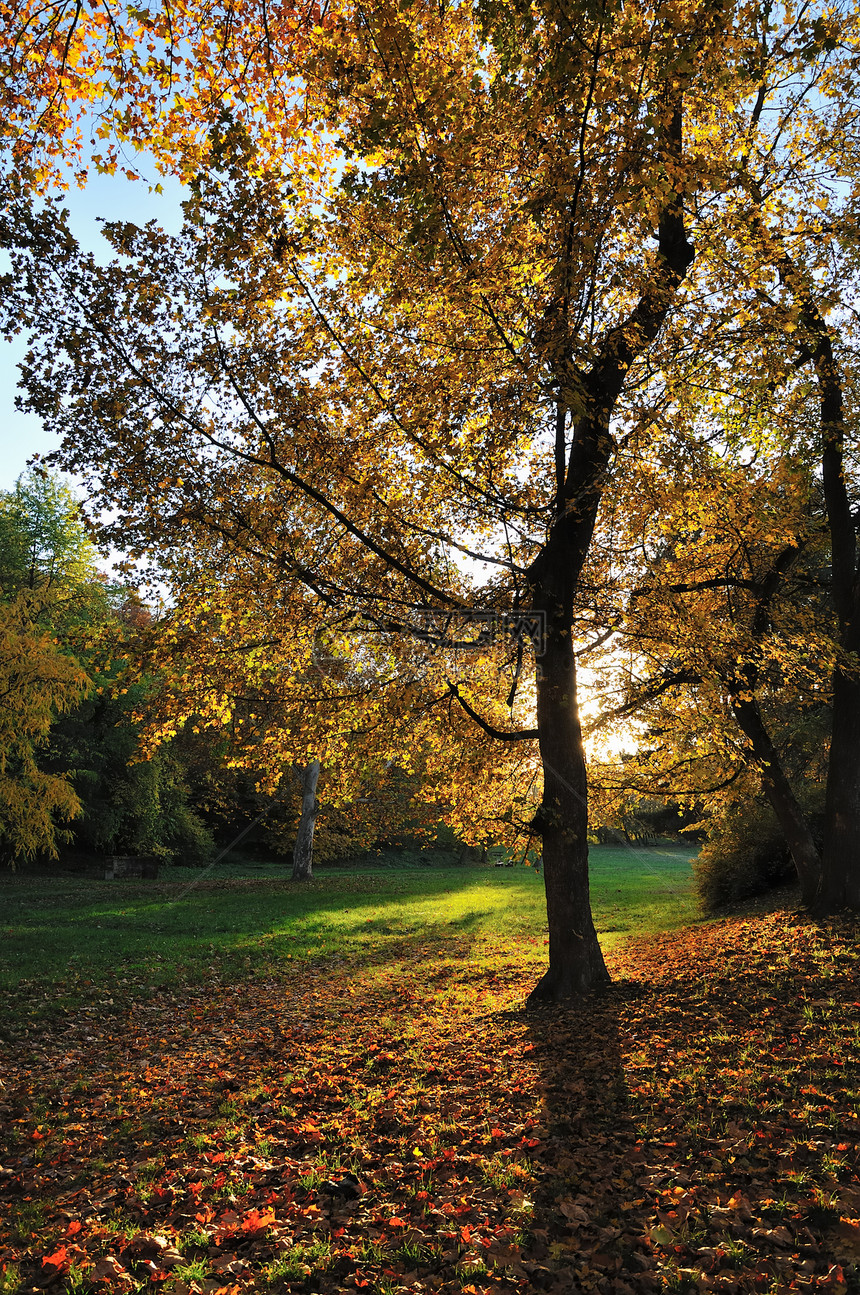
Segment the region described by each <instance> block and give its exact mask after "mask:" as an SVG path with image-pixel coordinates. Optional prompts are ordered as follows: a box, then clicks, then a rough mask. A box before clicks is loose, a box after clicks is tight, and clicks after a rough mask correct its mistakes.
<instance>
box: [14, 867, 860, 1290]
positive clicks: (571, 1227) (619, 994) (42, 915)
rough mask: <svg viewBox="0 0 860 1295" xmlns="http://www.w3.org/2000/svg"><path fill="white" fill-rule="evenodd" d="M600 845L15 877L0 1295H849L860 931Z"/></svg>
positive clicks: (856, 1186) (856, 1253) (859, 1064)
mask: <svg viewBox="0 0 860 1295" xmlns="http://www.w3.org/2000/svg"><path fill="white" fill-rule="evenodd" d="M592 862H593V872H594V883H593V893H594V907H595V913H596V917H597V924H598V928H599V929H600V930H601V932H602V939H603V942H604V946H605V948H606V953H607V963H608V966H609V969H610V972H611V974H612V977H613V984H612V986H610V988H609V989H608V990H607V991H606V993H604V994H601V995H598V996H595V997H594V998H590V999H589V1000H587V1001H586V1002H584V1003H582V1004H578V1005H575V1006H572V1007H571V1006H568V1007H558V1008H552V1007H547V1008H542V1009H540V1010H537V1011H531V1012H529V1011H524V1010H523V1008H522V1004H523V1000H524V998H525V995H526V992H527V990H528V989H529V988H530V986H531V985H532V984H533V983H534V981H535V979H536V978H537V976H538V975H539V973H540V971H541V970H542V968H543V965H544V961H545V948H544V906H543V887H542V884H541V879H540V877H538V876H537V875H536V874H535V873H533V872H530V871H526V870H524V869H518V868H493V867H489V868H475V867H461V868H452V867H447V868H446V867H435V866H434V867H426V866H421V867H419V866H413V867H406V866H402V864H403V861H402V860H401V861H400V863H401V866H396V867H394V866H391V867H384V866H378V867H376V868H367V869H364V870H362V871H347V870H345V869H344V870H330V871H328V872H324V873H322V874H321V876H320V878H319V879H318V880H317V881H315V882H314V883H313V884H312V885H307V886H301V887H295V886H292V885H291V884H290V883H289V882H287V881H285V880H284V879H283V876H282V874H281V875H276V874H275V870H274V869H272V868H270V867H268V866H264V865H247V866H241V867H240V866H239V865H237V864H235V863H234V864H231V865H230V866H229V867H224V868H220V869H218V871H217V873H216V872H210V873H209V874H207V875H205V876H204V875H202V874H201V873H190V872H189V873H179V872H177V871H173V872H171V873H168V874H167V876H168V878H169V879H168V880H167V881H163V882H162V881H159V882H158V883H147V884H142V883H130V882H104V881H98V880H87V879H83V878H69V877H65V878H62V877H60V878H47V877H42V878H39V877H35V876H31V877H29V878H27V877H18V878H9V877H6V878H5V879H4V880H3V882H2V901H3V904H4V909H3V911H4V917H3V923H4V925H3V927H0V930H2V932H3V935H4V939H3V941H2V942H0V956H2V959H3V976H4V978H5V984H6V994H5V999H6V1003H7V1009H6V1010H7V1016H6V1024H5V1025H4V1032H5V1036H6V1037H5V1042H4V1047H3V1053H4V1055H3V1070H2V1078H0V1117H2V1123H3V1131H2V1134H0V1295H25V1293H26V1295H107V1293H108V1292H116V1293H117V1295H245V1292H249V1293H250V1292H257V1291H259V1292H262V1295H342V1292H349V1293H350V1295H351V1293H352V1292H353V1291H354V1292H356V1295H534V1292H536V1291H538V1292H544V1293H545V1295H574V1293H579V1292H583V1293H584V1292H596V1293H597V1295H662V1293H663V1292H666V1293H667V1295H668V1293H669V1292H674V1293H675V1295H696V1293H698V1292H704V1291H708V1292H710V1291H717V1292H724V1293H725V1295H798V1293H802V1292H808V1293H809V1295H821V1292H823V1291H826V1292H834V1293H835V1295H858V1293H860V1174H858V1156H857V1149H858V1145H860V1120H858V1114H857V1111H858V1100H860V991H858V983H860V982H858V967H860V956H858V941H857V924H856V923H855V922H851V921H833V922H830V923H826V924H823V925H821V926H818V925H816V924H815V923H813V922H811V921H810V920H808V919H806V918H805V917H803V916H802V915H798V914H795V913H791V912H782V913H780V912H771V911H764V907H765V906H762V910H761V911H758V912H746V913H745V915H743V916H734V917H729V918H726V919H723V920H721V921H711V922H695V923H694V924H689V923H690V922H691V920H692V919H693V918H694V916H695V904H694V899H693V896H692V894H691V885H690V868H689V851H688V850H687V849H683V848H680V849H679V848H670V849H656V850H639V849H636V850H620V849H615V848H610V847H603V848H599V849H596V850H595V851H594V857H593V861H592ZM685 923H687V924H686V925H684V924H685Z"/></svg>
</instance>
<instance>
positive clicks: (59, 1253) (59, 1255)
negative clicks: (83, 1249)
mask: <svg viewBox="0 0 860 1295" xmlns="http://www.w3.org/2000/svg"><path fill="white" fill-rule="evenodd" d="M70 1263H71V1260H70V1258H69V1252H68V1250H67V1248H66V1247H65V1246H60V1247H59V1249H57V1250H55V1251H54V1253H53V1254H52V1255H45V1257H44V1259H43V1260H42V1267H43V1268H56V1269H57V1270H58V1272H59V1270H60V1269H63V1271H68V1268H69V1264H70Z"/></svg>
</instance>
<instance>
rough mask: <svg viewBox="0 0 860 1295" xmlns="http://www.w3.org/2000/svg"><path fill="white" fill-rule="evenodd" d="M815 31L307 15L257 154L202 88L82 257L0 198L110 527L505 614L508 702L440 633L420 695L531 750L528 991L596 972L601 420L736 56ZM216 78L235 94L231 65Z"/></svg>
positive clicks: (690, 18) (748, 86) (399, 623)
mask: <svg viewBox="0 0 860 1295" xmlns="http://www.w3.org/2000/svg"><path fill="white" fill-rule="evenodd" d="M818 20H819V16H818V15H816V14H813V13H812V12H811V11H808V10H804V11H803V13H801V14H794V13H789V12H786V13H785V14H783V15H781V16H780V18H779V20H778V24H779V33H778V36H779V39H778V40H777V39H774V41H773V42H772V43H771V42H764V43H763V41H762V31H763V30H765V29H766V30H770V31H772V30H774V28H773V24H774V23H775V22H777V20H776V19H775V18H774V17H773V16H772V15H770V16H769V15H768V14H765V13H764V12H763V11H761V10H760V9H758V8H757V7H756V6H744V5H739V6H737V7H736V8H733V9H728V8H726V7H725V6H716V5H714V6H709V5H697V6H694V5H687V4H655V5H643V6H640V7H637V8H636V10H635V11H634V10H632V9H622V8H619V7H615V6H611V5H609V4H598V5H591V4H574V5H571V6H569V7H568V8H566V9H556V8H554V7H550V6H548V5H547V6H544V5H533V6H531V7H528V8H526V7H524V6H522V7H521V6H518V5H504V4H494V5H484V6H478V7H475V8H471V7H469V6H460V7H457V8H454V9H450V10H446V9H444V8H441V9H440V8H438V7H431V6H429V5H421V4H416V5H413V6H410V7H408V8H407V7H400V8H395V7H394V6H388V5H385V4H380V5H377V6H374V7H373V8H355V9H351V8H348V7H345V8H344V9H343V10H339V11H336V10H330V11H329V12H328V13H327V14H326V15H325V16H321V18H320V21H319V22H318V23H317V24H316V25H315V26H314V27H313V28H311V29H310V30H309V31H308V32H307V34H306V39H305V40H304V43H303V44H302V47H301V51H300V57H299V55H298V54H297V56H296V57H297V59H298V62H297V64H296V68H297V70H298V71H300V73H301V75H300V78H299V79H298V80H297V81H296V82H294V83H293V88H295V85H297V84H298V85H300V89H301V95H300V98H301V104H302V111H303V114H304V115H303V117H302V119H301V125H299V123H298V121H297V119H296V117H295V115H294V114H293V115H291V116H290V117H289V124H288V127H287V130H288V131H292V137H291V138H292V143H293V145H294V146H293V147H291V148H290V149H287V150H286V152H285V153H284V154H283V155H282V157H281V159H280V162H279V164H278V165H277V166H275V165H273V164H272V149H271V146H270V144H271V139H272V137H273V136H272V124H271V121H269V122H268V124H267V134H266V137H265V140H264V141H263V145H262V147H258V145H257V142H256V139H255V129H254V121H253V116H251V117H249V118H246V119H245V120H242V114H241V112H238V111H236V112H232V113H231V112H224V113H222V115H221V118H220V120H219V122H218V123H217V124H216V126H215V128H214V129H213V131H212V132H211V133H210V136H209V145H208V153H207V155H206V157H205V158H203V157H201V156H200V154H199V153H198V155H197V157H198V162H199V167H200V169H199V170H198V172H197V174H196V177H195V180H194V183H193V185H192V197H191V199H190V201H189V203H188V204H187V206H186V225H185V229H184V232H183V234H182V235H181V237H180V238H178V239H177V240H171V239H168V238H167V237H165V236H164V235H163V234H161V233H160V232H159V231H158V230H156V229H155V228H153V227H147V228H145V229H143V230H140V229H135V228H134V227H131V226H125V227H121V228H120V227H115V228H114V229H113V230H112V231H111V232H110V236H111V239H112V241H113V244H114V247H115V249H116V252H117V254H118V256H117V259H116V260H115V262H114V263H113V264H112V265H111V266H109V267H107V268H99V267H98V266H96V265H95V264H94V263H93V262H92V261H89V260H87V259H86V258H82V257H80V256H79V255H78V253H77V249H76V248H75V246H74V244H73V241H72V240H71V239H70V238H69V236H68V235H67V234H66V233H65V232H64V231H63V228H62V225H61V224H58V222H57V220H56V217H55V215H54V214H53V213H51V212H49V213H48V214H47V215H42V216H33V215H32V214H30V213H29V212H28V210H27V208H26V207H23V206H21V205H20V204H19V205H17V206H15V205H14V204H13V205H12V207H11V208H10V211H11V215H10V217H9V219H8V220H7V241H8V242H10V243H11V244H12V245H13V246H15V247H16V250H15V252H14V259H15V262H16V269H17V270H18V271H19V273H18V274H17V276H16V281H17V288H16V289H15V290H13V291H10V293H9V296H8V298H7V301H8V306H9V310H10V314H11V317H12V318H13V320H14V321H15V324H16V326H17V324H18V323H19V321H21V320H26V321H27V322H29V323H30V324H32V325H33V326H34V328H35V329H36V336H37V339H38V340H37V342H36V345H35V347H34V350H33V352H32V355H31V357H30V359H29V361H28V363H27V365H26V366H25V375H24V376H25V382H26V384H27V387H28V390H29V396H28V400H29V403H30V405H31V407H32V408H33V409H35V410H36V411H38V412H39V413H41V414H42V415H43V417H44V418H45V419H46V421H47V423H48V424H49V425H50V426H52V427H54V428H55V429H56V430H58V431H59V432H61V433H62V435H63V437H64V441H63V448H62V450H61V451H60V453H59V460H60V461H61V462H62V463H63V464H64V465H65V466H67V467H69V468H71V469H72V470H74V471H76V472H78V473H80V474H81V475H83V476H85V477H86V478H88V479H89V481H90V484H91V487H92V489H93V492H94V499H95V501H96V506H97V507H98V505H99V504H101V503H103V504H105V505H107V506H108V507H109V508H110V509H111V510H112V512H113V517H114V519H115V520H114V521H112V522H111V523H110V525H109V526H108V528H107V533H108V535H109V536H110V537H111V538H114V539H117V540H119V541H120V543H121V544H122V545H123V547H125V548H127V549H130V550H132V551H140V552H144V551H147V552H152V551H156V552H157V551H162V552H165V551H168V550H175V549H176V548H177V547H180V548H181V547H182V546H186V547H187V546H189V545H194V544H195V543H196V542H197V537H198V536H204V535H205V536H211V534H213V533H216V534H217V535H218V536H219V537H220V538H221V540H222V541H223V542H225V543H227V544H228V545H229V546H231V547H232V549H233V551H235V553H236V554H238V555H241V557H240V559H239V560H240V561H241V562H243V563H244V564H245V570H246V574H247V579H248V580H249V581H260V580H261V579H264V580H267V581H272V580H274V581H275V582H279V583H281V584H283V583H286V582H290V581H293V580H296V579H298V580H300V581H302V582H304V584H305V585H306V586H307V587H308V588H309V589H310V590H311V591H312V592H313V595H314V597H315V598H316V599H317V600H318V605H319V609H320V615H321V616H323V615H326V614H330V612H331V609H332V608H335V609H338V610H339V611H340V610H342V609H344V608H349V609H351V610H354V611H356V612H357V613H359V614H360V615H361V616H362V617H363V618H364V622H365V624H372V625H374V626H376V627H377V628H379V629H382V630H385V631H387V632H389V633H399V634H412V635H414V634H416V633H418V634H419V635H420V634H421V633H426V627H427V624H428V616H430V617H431V619H432V616H434V615H435V616H439V615H442V614H444V615H447V616H451V617H453V618H454V620H455V621H456V620H457V618H460V621H461V622H465V621H468V620H469V619H470V618H472V619H474V615H475V613H476V611H477V612H480V613H481V614H482V615H490V616H492V615H495V616H497V617H498V618H499V621H500V623H507V624H510V623H511V622H512V621H513V620H516V617H517V616H519V615H520V614H521V613H527V614H528V615H529V616H530V617H531V620H530V622H529V624H530V626H531V628H534V627H535V626H537V627H538V630H537V633H536V636H535V637H536V640H537V641H538V645H539V655H538V657H537V660H536V663H534V664H535V667H536V668H535V669H534V673H533V674H530V673H529V668H528V664H527V662H525V661H521V660H520V658H521V657H522V655H523V654H522V653H520V652H518V651H517V649H516V648H514V649H513V650H512V660H513V662H514V665H513V675H514V677H513V680H511V679H510V678H505V679H504V689H503V691H502V693H501V696H503V697H504V698H505V700H506V701H508V703H509V709H510V710H511V712H512V714H511V717H510V719H509V721H508V723H507V724H505V723H504V722H503V721H501V720H499V718H498V700H499V699H498V698H497V699H495V700H494V699H491V698H490V697H489V695H488V694H487V692H486V688H485V687H484V688H482V689H481V690H480V691H476V690H475V689H470V680H469V677H468V669H467V668H466V667H465V665H464V664H463V662H464V661H465V660H466V659H465V658H456V657H455V658H454V664H453V665H452V667H451V671H450V672H449V676H448V678H447V685H446V686H447V689H448V692H449V695H450V697H451V699H452V701H453V702H454V703H456V704H457V705H458V706H460V707H461V708H462V710H463V711H464V713H465V714H467V715H468V716H469V717H470V718H472V719H473V720H475V721H476V722H477V723H478V724H479V726H482V727H483V729H484V731H485V732H489V733H492V734H493V735H495V736H496V737H498V738H499V740H501V741H504V742H512V741H519V740H524V741H533V740H535V739H536V740H537V742H538V744H539V748H540V756H541V760H542V764H543V773H544V791H543V800H542V804H541V806H540V809H539V811H538V813H537V815H536V816H535V820H534V823H533V830H534V831H535V832H536V833H537V834H539V836H540V837H541V842H542V851H543V858H544V863H545V875H546V888H547V902H548V917H549V936H550V938H549V955H550V966H549V970H548V972H547V974H546V975H545V976H544V978H543V979H542V981H541V983H540V984H539V985H538V987H537V989H536V990H535V991H534V992H535V996H537V997H551V998H563V997H569V996H576V995H579V994H581V993H582V992H584V991H587V990H588V989H590V988H593V987H595V986H597V985H599V984H601V983H602V982H603V981H604V980H605V979H606V971H605V967H604V964H603V959H602V956H601V953H600V948H599V945H598V942H597V938H596V934H595V931H594V926H593V922H592V919H591V913H590V907H589V899H588V870H587V844H586V828H587V783H586V769H585V760H584V754H583V744H582V734H581V727H580V720H579V708H578V698H577V651H578V650H579V649H578V645H577V642H576V638H577V635H578V633H579V630H580V628H581V621H580V620H579V619H578V618H577V601H578V596H579V593H580V581H581V577H582V572H583V568H584V565H585V563H586V560H587V558H588V554H589V548H590V545H591V542H592V537H593V533H594V528H595V525H596V523H597V518H598V512H599V508H600V504H601V499H602V494H603V491H604V488H605V483H606V480H607V472H608V469H609V467H610V465H611V464H612V462H613V461H614V456H615V453H616V448H617V444H616V442H617V437H618V434H619V431H623V429H624V427H625V418H626V417H627V415H628V414H629V412H630V409H631V408H632V406H631V404H630V398H631V393H635V392H641V390H642V389H643V386H644V387H647V386H648V385H649V384H653V375H652V374H650V373H649V370H648V367H647V365H646V363H645V361H646V359H647V356H648V353H649V349H650V348H651V347H652V346H653V344H654V343H655V341H656V340H657V338H658V336H659V334H660V331H661V328H663V327H664V325H665V323H666V320H667V319H668V318H669V317H670V315H671V312H672V311H673V309H674V308H675V307H676V306H677V303H678V301H679V294H680V293H681V292H682V289H683V285H684V282H685V279H687V278H688V276H689V273H690V268H691V265H692V262H693V246H692V243H691V239H690V237H689V234H688V227H689V219H690V212H689V208H690V207H691V203H690V200H689V197H688V195H689V194H691V193H696V194H697V195H698V196H697V197H696V201H695V207H696V213H695V214H696V218H697V220H698V222H699V224H703V226H704V227H705V228H707V221H708V218H709V209H708V202H707V195H708V194H709V193H710V194H713V193H714V191H715V190H716V191H719V190H720V189H722V187H723V186H724V184H725V174H726V165H727V159H728V162H731V161H732V159H733V158H734V159H736V158H737V140H738V139H739V138H742V136H743V133H744V130H745V129H747V128H748V127H749V126H750V123H751V121H753V119H755V122H758V121H759V120H760V118H761V110H760V109H759V110H758V117H756V116H755V114H756V104H757V102H758V100H757V88H758V86H759V84H760V83H761V64H762V60H764V61H765V62H767V61H768V60H769V59H770V60H771V61H774V60H775V61H776V63H777V64H778V65H779V67H780V68H781V69H782V70H783V71H785V69H786V68H791V69H793V71H794V72H798V69H801V68H802V66H804V65H805V64H804V60H806V63H808V62H809V60H810V58H811V59H812V61H813V62H814V61H815V59H817V58H819V56H820V57H825V55H827V56H829V54H830V50H829V49H825V45H827V44H828V43H829V42H831V40H832V37H831V35H830V34H829V32H830V29H829V28H828V32H827V34H826V37H825V38H822V41H820V42H819V46H815V49H814V50H813V53H812V55H810V54H809V52H808V44H809V41H812V43H813V45H815V41H816V40H817V39H818V36H817V35H816V32H817V30H818V29H817V28H816V26H815V24H816V22H818ZM819 35H820V33H819ZM804 41H806V44H804ZM296 49H298V46H295V47H294V51H295V50H296ZM816 50H817V51H818V52H817V53H816V52H815V51H816ZM762 51H764V52H762ZM792 59H793V60H794V62H793V63H792ZM248 75H249V77H251V78H252V81H253V76H254V75H256V76H257V78H258V80H260V81H261V82H262V81H265V82H266V83H267V84H268V83H269V82H268V81H266V78H267V77H268V78H269V79H270V73H269V71H267V69H266V66H265V60H263V61H262V62H261V63H260V66H259V68H257V70H256V73H254V71H253V69H251V68H249V73H248ZM285 120H286V119H285ZM726 122H728V123H730V125H731V130H730V131H728V132H727V131H726V129H725V125H726ZM718 163H719V165H718ZM703 195H704V196H703ZM640 405H641V401H640ZM640 443H641V442H640ZM645 444H646V445H647V442H645ZM645 452H647V450H646V451H645ZM207 542H208V541H207ZM458 660H459V662H460V665H459V666H458V667H457V672H456V673H455V666H457V662H458ZM531 689H533V690H534V691H533V696H534V702H535V707H536V724H535V725H534V727H529V726H528V725H527V726H526V727H522V726H521V725H520V724H519V723H518V715H519V714H521V713H522V710H523V709H524V708H525V709H527V708H528V703H529V698H530V695H531V692H530V690H531ZM518 707H519V712H518V710H517V708H518Z"/></svg>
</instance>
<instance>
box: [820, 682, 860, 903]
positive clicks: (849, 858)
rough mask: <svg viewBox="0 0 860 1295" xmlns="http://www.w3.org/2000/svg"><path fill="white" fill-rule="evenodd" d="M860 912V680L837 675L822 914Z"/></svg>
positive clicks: (826, 801)
mask: <svg viewBox="0 0 860 1295" xmlns="http://www.w3.org/2000/svg"><path fill="white" fill-rule="evenodd" d="M840 908H851V909H853V910H854V911H855V912H857V911H858V910H860V679H857V678H856V677H854V676H852V675H848V674H846V673H845V672H844V671H843V670H840V669H837V670H836V672H835V674H834V679H833V735H832V738H831V741H830V760H829V764H828V770H827V797H826V800H825V828H824V859H823V870H822V878H821V889H820V891H819V893H818V897H817V899H816V901H815V904H814V910H815V911H816V912H818V913H833V912H836V911H837V910H838V909H840Z"/></svg>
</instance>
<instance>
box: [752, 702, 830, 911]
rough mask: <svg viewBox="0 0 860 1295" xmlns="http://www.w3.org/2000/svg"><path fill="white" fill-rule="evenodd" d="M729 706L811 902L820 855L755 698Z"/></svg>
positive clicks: (818, 881)
mask: <svg viewBox="0 0 860 1295" xmlns="http://www.w3.org/2000/svg"><path fill="white" fill-rule="evenodd" d="M732 709H733V710H734V713H735V719H736V720H737V722H738V726H739V727H740V729H741V732H742V733H744V734H745V736H746V737H747V738H748V739H749V742H750V746H751V747H752V753H753V757H754V759H755V763H756V765H757V766H758V770H759V774H760V776H761V783H762V790H763V791H764V793H765V795H766V796H767V798H768V801H769V802H770V807H771V809H772V810H773V812H774V814H775V815H776V819H777V822H778V823H779V827H780V831H781V832H782V834H783V836H784V837H785V842H786V845H787V846H788V848H789V851H790V853H791V857H792V860H793V862H794V866H795V868H796V869H797V876H798V880H799V881H800V889H801V895H802V898H803V902H804V904H807V905H812V904H814V903H815V902H816V899H817V897H818V892H819V887H820V884H821V855H820V854H819V852H818V847H817V846H816V844H815V840H814V838H813V835H812V832H811V831H810V830H809V824H808V822H807V820H806V815H805V814H804V812H803V810H802V808H801V806H800V804H799V803H798V800H797V797H796V796H795V794H794V791H793V790H792V787H791V783H790V782H789V781H788V778H787V777H786V774H785V770H784V769H783V767H782V762H781V760H780V758H779V754H778V752H777V750H776V748H775V747H774V745H773V742H772V741H771V737H770V734H769V733H768V731H767V728H766V727H765V724H764V721H763V720H762V717H761V712H760V711H759V708H758V704H757V703H756V701H755V700H754V699H753V700H752V701H746V700H744V701H738V700H735V701H733V702H732Z"/></svg>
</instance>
